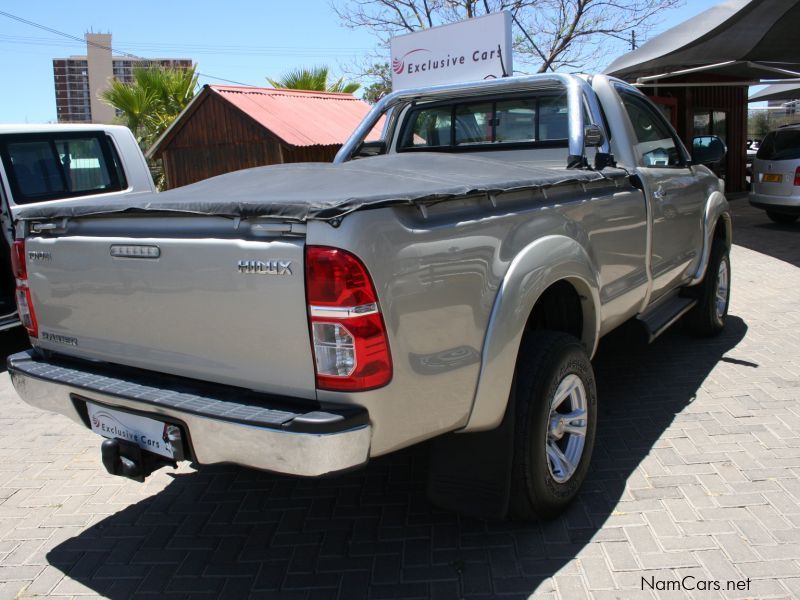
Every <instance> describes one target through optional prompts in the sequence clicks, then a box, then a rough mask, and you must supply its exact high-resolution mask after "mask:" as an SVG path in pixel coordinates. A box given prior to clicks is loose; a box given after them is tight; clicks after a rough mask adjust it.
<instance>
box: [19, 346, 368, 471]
mask: <svg viewBox="0 0 800 600" xmlns="http://www.w3.org/2000/svg"><path fill="white" fill-rule="evenodd" d="M8 371H9V374H10V375H11V381H12V383H13V385H14V388H15V389H16V390H17V393H18V394H19V395H20V397H21V398H22V399H23V400H24V401H25V402H27V403H28V404H30V405H32V406H36V407H38V408H41V409H44V410H48V411H51V412H56V413H60V414H62V415H66V416H67V417H69V418H71V419H72V420H74V421H76V422H77V423H80V424H82V425H84V426H85V427H88V426H89V424H88V420H87V417H86V410H85V401H86V400H89V401H93V402H96V403H99V404H103V405H106V406H109V407H111V408H117V409H119V410H123V411H129V412H134V413H137V414H142V415H145V416H149V417H151V418H154V419H158V420H161V421H165V422H170V423H174V424H178V425H180V426H181V427H182V429H183V431H184V434H185V440H186V444H187V445H188V448H185V451H186V453H187V455H188V456H190V457H191V458H192V459H193V460H195V461H196V462H197V463H199V464H214V463H233V464H238V465H242V466H246V467H252V468H256V469H263V470H267V471H274V472H277V473H286V474H291V475H301V476H309V477H313V476H318V475H324V474H326V473H332V472H336V471H342V470H346V469H350V468H353V467H357V466H360V465H362V464H364V463H366V462H367V460H368V457H369V448H370V440H371V428H370V425H369V419H368V414H367V412H366V411H365V410H364V409H363V408H360V407H350V406H340V407H330V406H326V407H325V408H324V409H322V408H320V407H319V406H318V405H313V404H310V403H308V401H297V400H295V401H293V400H291V399H287V398H280V397H275V396H269V395H266V394H257V393H255V392H251V391H248V390H244V389H240V388H233V387H229V386H219V385H215V384H207V383H203V382H198V381H194V380H188V379H184V378H178V377H171V376H164V375H162V374H158V373H151V372H148V371H140V370H137V369H127V368H121V367H116V366H112V365H106V364H104V363H94V362H90V361H83V360H73V359H65V358H58V357H48V358H43V357H40V356H38V355H37V354H35V353H34V352H33V351H26V352H20V353H18V354H14V355H11V356H10V357H9V358H8ZM298 402H305V406H304V407H303V409H302V410H298V404H297V403H298Z"/></svg>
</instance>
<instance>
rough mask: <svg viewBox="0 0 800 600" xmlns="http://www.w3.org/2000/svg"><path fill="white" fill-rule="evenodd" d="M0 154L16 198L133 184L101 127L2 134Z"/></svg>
mask: <svg viewBox="0 0 800 600" xmlns="http://www.w3.org/2000/svg"><path fill="white" fill-rule="evenodd" d="M0 158H2V161H3V167H4V168H5V172H6V175H7V176H8V179H9V186H10V188H11V193H12V197H13V200H14V203H15V204H31V203H35V202H42V201H45V200H56V199H64V198H74V197H77V196H88V195H93V194H105V193H108V192H115V191H121V190H124V189H127V187H128V183H127V181H126V179H125V174H124V172H123V169H122V164H121V162H120V160H119V156H118V155H117V152H116V150H115V149H114V146H113V144H112V143H111V142H110V140H109V139H108V137H107V136H106V135H105V134H104V133H102V132H96V133H95V132H91V133H83V132H80V133H58V134H40V133H37V134H13V135H6V136H3V137H2V138H0Z"/></svg>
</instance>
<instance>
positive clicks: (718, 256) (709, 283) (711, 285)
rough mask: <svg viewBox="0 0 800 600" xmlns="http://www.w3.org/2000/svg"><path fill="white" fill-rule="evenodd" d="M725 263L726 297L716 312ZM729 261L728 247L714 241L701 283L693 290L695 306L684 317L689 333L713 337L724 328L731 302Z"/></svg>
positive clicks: (718, 241)
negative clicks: (723, 305) (722, 305)
mask: <svg viewBox="0 0 800 600" xmlns="http://www.w3.org/2000/svg"><path fill="white" fill-rule="evenodd" d="M723 261H724V263H725V272H726V274H727V290H728V291H727V295H726V296H727V297H726V301H725V307H724V310H722V311H720V310H718V305H717V290H718V285H719V284H720V265H721V264H722V263H723ZM730 290H731V261H730V253H729V250H728V245H727V244H726V243H725V242H724V241H723V240H714V243H713V244H712V245H711V256H710V257H709V260H708V267H707V268H706V274H705V276H704V277H703V281H702V282H701V283H699V284H698V285H697V286H696V288H695V293H696V294H697V305H695V307H694V308H693V309H692V310H690V311H689V313H688V314H687V315H686V320H685V323H686V326H687V328H688V330H689V332H690V333H692V334H694V335H697V336H700V337H713V336H715V335H719V333H720V332H721V331H722V330H723V329H724V328H725V319H726V317H727V316H728V307H729V306H730V301H731V293H730Z"/></svg>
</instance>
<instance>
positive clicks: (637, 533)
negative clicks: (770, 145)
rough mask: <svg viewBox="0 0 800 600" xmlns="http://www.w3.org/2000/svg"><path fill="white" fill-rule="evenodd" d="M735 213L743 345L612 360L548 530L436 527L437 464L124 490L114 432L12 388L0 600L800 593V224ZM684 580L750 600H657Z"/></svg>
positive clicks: (613, 355)
mask: <svg viewBox="0 0 800 600" xmlns="http://www.w3.org/2000/svg"><path fill="white" fill-rule="evenodd" d="M734 210H735V214H736V227H737V231H736V239H737V241H738V242H740V243H741V244H743V245H737V246H736V247H734V249H733V255H732V263H733V268H734V279H733V282H734V284H733V285H734V287H733V303H732V307H731V317H730V322H729V325H728V328H727V330H726V331H725V333H724V334H723V335H722V336H721V337H720V338H717V339H714V340H710V341H709V340H704V341H698V340H695V339H691V338H688V337H686V336H685V335H684V334H682V333H681V332H679V331H676V332H670V333H669V334H667V335H665V336H664V337H663V338H662V339H659V340H658V341H657V342H656V343H655V344H654V345H652V346H650V347H646V346H642V345H639V344H636V343H633V342H631V341H630V340H629V339H628V338H626V337H624V336H615V338H613V339H610V340H607V341H605V342H604V343H603V345H602V347H601V350H600V352H599V354H598V356H597V358H596V361H595V363H596V365H595V366H596V369H597V379H598V383H599V388H600V398H601V406H602V413H601V416H600V423H599V439H598V443H597V448H596V451H595V455H594V462H593V467H592V470H591V475H590V478H589V481H587V483H586V485H585V488H584V490H583V493H582V494H581V496H580V498H579V500H578V501H577V502H576V503H575V504H574V506H573V507H572V508H571V509H570V510H569V512H568V513H567V514H566V515H565V516H564V517H563V518H560V519H558V520H556V521H553V522H550V523H544V524H541V523H534V524H529V525H520V524H510V523H489V522H484V521H479V520H473V519H464V518H459V517H457V516H454V515H452V514H449V513H446V512H443V511H440V510H436V509H433V508H431V507H430V506H429V505H428V504H427V503H426V501H425V496H424V481H425V477H424V473H425V472H424V469H425V461H424V454H425V448H424V447H423V448H418V449H415V450H412V451H406V452H401V453H398V454H395V455H393V456H389V457H385V458H383V459H380V460H376V461H374V462H373V463H372V464H371V465H370V466H369V467H368V468H367V469H365V470H363V471H360V472H357V473H352V474H349V475H346V476H342V477H336V478H331V479H327V480H319V481H315V480H298V479H291V478H286V477H277V476H272V475H268V474H264V473H257V472H253V471H248V470H244V469H238V468H234V467H220V468H207V469H203V470H201V471H199V472H197V471H195V470H194V469H192V468H191V467H189V466H183V467H181V468H180V469H179V470H178V471H176V472H167V471H162V472H159V473H158V474H156V475H154V476H153V477H151V478H150V479H148V481H147V483H145V484H137V483H133V482H128V481H125V480H122V479H118V478H113V477H110V476H108V475H106V474H105V472H104V470H103V468H102V466H101V464H100V459H99V450H98V448H99V442H98V439H97V438H96V437H95V436H94V435H92V434H90V433H88V432H86V431H83V430H81V429H80V428H79V427H77V426H75V425H73V424H72V423H71V422H69V421H67V419H65V418H62V417H59V416H55V415H50V414H45V413H42V412H40V411H38V410H35V409H33V408H30V407H28V406H27V405H25V404H23V403H22V402H20V401H19V400H18V399H17V398H16V397H15V394H14V393H13V390H12V389H11V386H10V384H9V381H8V376H7V375H6V374H2V375H0V403H2V404H1V406H2V410H1V411H0V596H2V597H9V598H13V597H23V598H25V597H30V596H36V595H52V596H81V597H83V596H84V595H101V596H106V597H109V598H128V597H131V596H133V595H141V596H142V597H159V598H164V597H169V598H172V597H176V598H177V597H196V596H201V595H205V596H206V597H210V596H225V597H230V598H242V597H247V596H248V595H251V596H253V597H267V598H272V597H274V598H309V599H312V598H313V599H316V598H340V599H343V600H349V599H354V598H443V599H451V598H463V597H469V598H472V597H476V598H487V597H523V598H524V597H528V596H529V595H534V596H536V597H542V598H565V599H570V600H571V599H574V598H582V597H593V598H598V599H604V598H626V599H627V598H635V597H643V598H644V597H648V598H649V597H678V596H679V597H684V596H690V597H694V598H704V599H705V598H715V597H727V598H745V597H756V598H773V597H774V598H784V597H797V596H800V433H798V432H800V333H798V332H800V227H778V226H774V225H770V224H769V222H768V221H767V220H766V218H765V216H764V215H763V213H761V212H759V211H755V210H752V209H750V208H749V207H747V206H746V203H745V201H743V200H737V201H735V202H734ZM2 341H3V343H4V344H5V346H6V351H7V352H8V351H10V349H11V347H12V346H13V345H14V344H19V340H18V339H14V338H12V337H11V336H6V337H4V338H3V340H2ZM683 577H688V578H689V579H686V582H687V583H691V582H694V584H695V585H697V584H698V583H699V582H701V581H706V580H709V581H719V582H721V583H722V585H723V586H724V585H725V582H727V581H733V582H747V581H748V580H749V589H748V590H744V591H741V590H740V591H724V590H723V591H722V592H717V591H710V592H709V591H693V592H687V593H684V594H674V593H673V594H669V593H663V592H653V591H650V590H649V589H647V586H645V588H646V589H645V590H644V591H643V590H642V586H643V583H642V580H643V579H644V580H646V581H653V582H654V584H655V582H668V581H675V580H678V579H681V578H683ZM742 585H745V584H742Z"/></svg>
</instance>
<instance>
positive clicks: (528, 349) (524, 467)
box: [510, 331, 597, 520]
mask: <svg viewBox="0 0 800 600" xmlns="http://www.w3.org/2000/svg"><path fill="white" fill-rule="evenodd" d="M515 377H516V380H515V386H514V396H513V401H514V403H515V410H516V415H515V432H514V459H513V467H512V480H511V503H510V516H511V517H512V518H517V519H524V520H528V519H531V518H533V517H540V518H545V519H547V518H553V517H555V516H556V515H558V514H559V513H560V512H561V511H563V510H564V509H565V508H566V507H567V505H569V503H570V502H572V500H573V499H574V498H575V496H576V495H577V494H578V490H579V489H580V487H581V484H582V483H583V480H584V479H585V478H586V473H587V471H588V469H589V462H590V460H591V456H592V448H593V446H594V438H595V430H596V426H597V391H596V389H595V381H594V372H593V371H592V364H591V362H589V356H588V355H587V353H586V350H585V349H584V347H583V345H582V344H581V342H580V341H579V340H577V339H576V338H574V337H573V336H571V335H568V334H565V333H559V332H550V331H541V332H538V331H537V332H532V333H530V334H528V335H527V336H526V337H525V340H524V341H523V344H522V347H521V349H520V355H519V359H518V363H517V372H516V376H515Z"/></svg>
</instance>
